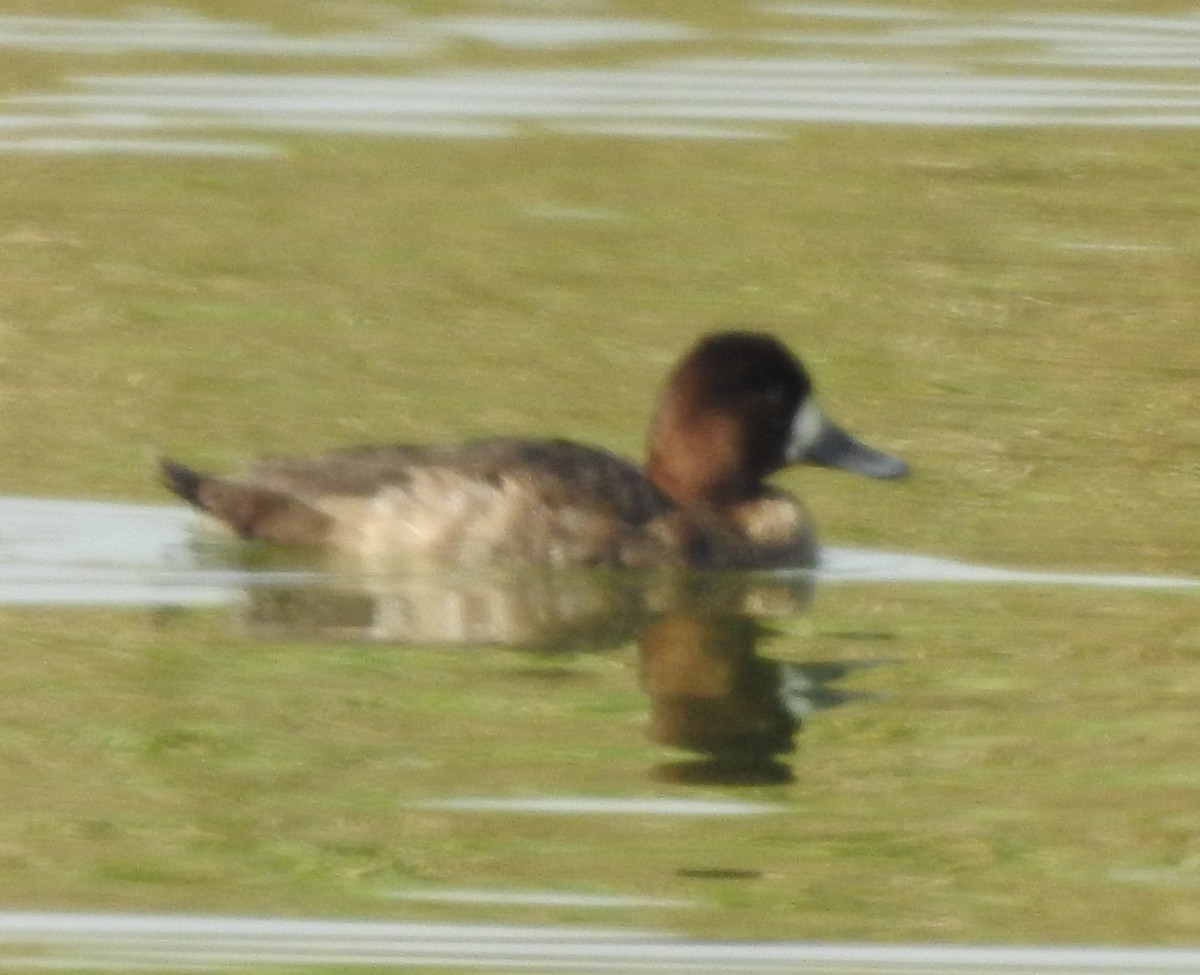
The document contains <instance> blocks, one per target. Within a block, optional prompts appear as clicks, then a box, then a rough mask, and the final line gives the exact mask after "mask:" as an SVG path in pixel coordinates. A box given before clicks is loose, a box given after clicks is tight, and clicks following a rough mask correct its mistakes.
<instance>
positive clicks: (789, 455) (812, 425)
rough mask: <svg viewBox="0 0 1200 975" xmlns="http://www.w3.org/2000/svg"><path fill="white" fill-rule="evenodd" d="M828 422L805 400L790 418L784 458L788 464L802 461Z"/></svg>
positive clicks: (814, 404) (813, 405)
mask: <svg viewBox="0 0 1200 975" xmlns="http://www.w3.org/2000/svg"><path fill="white" fill-rule="evenodd" d="M828 425H829V421H828V420H826V419H825V414H824V413H822V412H821V408H820V407H819V406H817V404H816V403H814V402H813V401H812V400H811V399H805V400H804V402H803V403H801V404H800V409H798V410H796V415H795V416H794V417H792V435H791V437H790V438H789V439H788V445H787V449H786V451H785V452H784V457H785V459H786V460H787V462H788V463H789V464H795V463H797V462H799V461H800V460H802V459H803V458H804V456H805V455H806V454H807V453H808V451H809V449H810V448H811V447H812V445H813V444H815V443H816V442H817V440H819V439H820V437H821V434H822V433H824V432H825V428H826V427H827V426H828Z"/></svg>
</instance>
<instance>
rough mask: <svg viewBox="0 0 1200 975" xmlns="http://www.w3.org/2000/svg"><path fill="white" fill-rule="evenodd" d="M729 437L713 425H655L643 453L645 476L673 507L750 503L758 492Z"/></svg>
mask: <svg viewBox="0 0 1200 975" xmlns="http://www.w3.org/2000/svg"><path fill="white" fill-rule="evenodd" d="M740 461H741V456H740V451H739V449H738V446H737V442H736V439H735V437H734V436H732V435H731V431H724V430H721V429H720V428H719V425H714V424H705V425H697V424H689V425H688V426H686V427H683V426H680V425H673V424H666V423H662V422H658V423H655V424H654V426H653V427H652V428H651V436H650V439H649V442H648V445H647V450H646V476H647V477H648V478H649V479H650V481H651V482H652V483H653V484H654V486H655V487H657V488H658V489H659V490H660V491H662V492H663V493H664V494H666V495H667V496H668V497H670V498H671V500H672V501H674V502H675V503H676V504H679V505H682V506H684V507H690V508H711V509H716V508H725V507H728V506H730V505H737V504H740V503H742V502H745V501H750V500H753V499H754V498H755V497H758V496H759V495H760V494H761V493H762V491H763V490H764V485H763V484H762V483H761V482H759V481H758V480H757V479H752V478H748V477H746V474H745V471H744V469H743V465H742V464H741V463H740Z"/></svg>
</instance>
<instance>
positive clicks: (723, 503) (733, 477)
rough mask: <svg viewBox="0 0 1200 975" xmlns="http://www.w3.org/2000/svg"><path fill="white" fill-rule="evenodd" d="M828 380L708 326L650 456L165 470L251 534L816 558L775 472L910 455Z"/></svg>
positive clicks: (501, 449)
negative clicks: (875, 432) (876, 432)
mask: <svg viewBox="0 0 1200 975" xmlns="http://www.w3.org/2000/svg"><path fill="white" fill-rule="evenodd" d="M810 392H811V390H810V384H809V381H808V377H807V375H806V374H805V373H804V371H803V368H802V367H801V366H800V364H799V363H798V362H797V361H796V360H795V359H794V358H793V357H792V356H791V354H790V353H789V352H788V351H787V350H786V349H785V348H784V347H783V346H782V345H781V344H780V343H778V342H777V341H776V340H774V339H772V338H770V337H768V336H762V335H754V334H749V333H738V332H735V333H723V334H720V335H715V336H710V337H709V338H707V339H704V340H702V341H701V342H700V343H699V344H698V345H697V346H696V347H695V349H693V350H692V352H691V354H690V355H689V356H688V357H686V358H685V359H684V360H683V362H682V363H681V364H680V366H679V367H678V368H677V369H676V371H675V373H674V374H673V376H672V378H671V380H670V381H669V383H668V385H667V388H666V391H665V392H664V395H663V397H662V399H661V401H660V404H659V408H658V411H657V413H656V415H655V419H654V421H653V423H652V425H651V430H650V435H649V444H648V447H649V451H648V455H649V456H648V463H647V467H646V469H645V470H643V469H641V468H639V467H637V466H636V465H634V464H632V463H630V462H629V461H626V460H624V459H623V458H621V457H618V456H616V455H615V454H611V453H609V452H608V451H605V450H602V449H599V448H596V447H590V446H585V445H582V444H578V443H575V442H572V441H569V440H519V439H510V438H496V439H488V440H479V441H473V442H470V443H466V444H461V445H457V446H453V447H416V446H385V447H360V448H354V449H350V450H344V451H338V452H334V453H330V454H326V455H323V456H319V457H313V458H288V457H283V458H274V459H268V460H264V461H261V462H259V463H257V464H255V465H253V466H251V467H250V468H248V469H247V470H245V471H244V472H242V473H240V474H237V475H234V476H231V477H228V478H225V477H213V476H209V475H204V474H198V473H196V472H195V471H192V470H191V469H189V468H187V467H185V466H183V465H181V464H177V463H174V462H171V461H167V462H164V464H163V475H164V480H165V482H166V484H167V486H168V487H169V488H170V489H171V490H172V491H174V492H175V493H176V494H178V495H179V496H180V497H182V498H184V499H185V500H186V501H188V502H190V503H191V504H193V505H195V506H196V507H198V508H200V509H201V510H203V511H205V512H207V513H209V514H210V515H212V516H214V517H216V518H217V519H218V520H220V521H223V522H225V523H226V524H227V525H229V526H230V527H231V528H232V529H233V530H234V531H235V532H237V533H238V534H239V535H241V536H242V537H245V538H257V539H262V540H265V541H269V542H278V543H287V544H300V545H309V546H319V547H323V548H328V549H333V550H336V551H339V552H346V553H351V554H354V555H358V556H366V557H372V558H379V557H382V558H390V559H398V560H402V561H406V562H408V561H411V562H416V563H426V564H428V563H433V564H440V565H454V566H475V565H482V564H488V563H497V564H510V563H523V564H547V565H558V566H564V565H587V566H597V565H605V566H621V567H639V568H650V567H665V566H692V567H701V568H766V567H776V566H783V565H805V564H810V563H811V562H812V561H813V560H814V558H815V554H816V540H815V533H814V531H813V528H812V524H811V521H810V520H809V518H808V516H807V513H806V512H805V509H804V507H803V505H801V504H800V502H799V501H798V500H797V499H795V498H793V497H792V496H790V495H788V494H786V493H784V492H782V491H779V490H777V489H775V488H772V487H770V486H769V485H767V484H765V483H764V482H763V478H764V477H766V476H767V475H768V474H770V473H772V472H774V471H775V470H778V469H779V468H780V467H783V466H784V465H785V464H788V463H794V462H797V461H799V460H804V459H809V460H814V461H815V462H818V463H832V464H837V465H839V466H847V467H851V468H852V469H856V470H859V471H860V472H862V473H866V474H868V475H870V476H876V477H895V476H898V475H900V474H902V473H904V470H905V468H904V465H903V464H902V462H900V461H897V460H895V459H894V458H890V457H887V455H883V454H879V453H877V452H875V451H872V450H871V449H870V448H867V447H864V446H863V445H861V444H858V443H857V442H856V441H853V440H851V439H850V438H848V437H847V436H846V435H845V434H843V433H841V431H839V430H837V428H836V427H834V426H833V425H832V424H830V423H829V422H828V421H826V420H825V419H824V418H823V417H822V416H821V414H820V413H819V411H817V410H816V408H815V406H814V405H813V404H812V402H811V397H810ZM822 450H823V451H824V452H825V454H826V456H822V455H821V451H822ZM835 455H836V456H835Z"/></svg>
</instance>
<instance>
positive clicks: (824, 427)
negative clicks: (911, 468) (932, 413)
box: [789, 404, 908, 480]
mask: <svg viewBox="0 0 1200 975" xmlns="http://www.w3.org/2000/svg"><path fill="white" fill-rule="evenodd" d="M789 459H790V460H791V461H792V462H793V463H807V464H819V465H821V466H822V467H839V468H841V469H842V470H845V471H853V472H854V473H855V474H862V475H863V476H864V477H875V478H879V479H881V480H887V479H890V478H894V477H904V476H905V475H906V474H907V473H908V464H906V463H905V462H904V461H902V460H901V459H900V458H899V457H893V456H892V455H891V454H885V453H884V452H883V451H881V450H876V449H875V448H874V447H868V446H867V445H866V444H865V443H863V442H862V441H861V440H857V439H856V438H854V437H852V436H851V435H850V434H848V433H847V432H846V431H845V430H843V429H842V428H841V427H839V426H838V425H837V424H836V423H834V422H833V421H832V420H830V419H829V418H828V417H826V416H825V415H824V414H823V413H821V411H820V410H818V409H817V408H816V407H815V406H813V405H812V404H805V406H804V407H803V408H802V409H801V410H800V412H799V413H798V414H797V416H796V423H795V426H794V428H793V436H792V449H791V450H790V451H789Z"/></svg>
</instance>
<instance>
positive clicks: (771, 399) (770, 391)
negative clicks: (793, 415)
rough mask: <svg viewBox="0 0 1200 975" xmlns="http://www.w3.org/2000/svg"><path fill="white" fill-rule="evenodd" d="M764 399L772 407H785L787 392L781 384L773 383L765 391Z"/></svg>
mask: <svg viewBox="0 0 1200 975" xmlns="http://www.w3.org/2000/svg"><path fill="white" fill-rule="evenodd" d="M763 399H765V400H766V401H767V403H768V404H769V405H771V406H783V405H784V403H785V402H787V390H786V389H785V388H784V387H783V386H781V385H780V384H779V383H773V384H772V385H770V386H768V387H767V388H766V389H765V390H763Z"/></svg>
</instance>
